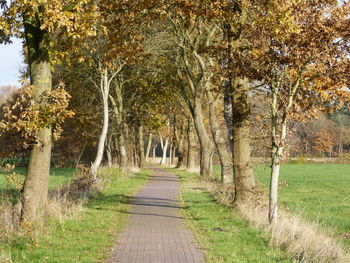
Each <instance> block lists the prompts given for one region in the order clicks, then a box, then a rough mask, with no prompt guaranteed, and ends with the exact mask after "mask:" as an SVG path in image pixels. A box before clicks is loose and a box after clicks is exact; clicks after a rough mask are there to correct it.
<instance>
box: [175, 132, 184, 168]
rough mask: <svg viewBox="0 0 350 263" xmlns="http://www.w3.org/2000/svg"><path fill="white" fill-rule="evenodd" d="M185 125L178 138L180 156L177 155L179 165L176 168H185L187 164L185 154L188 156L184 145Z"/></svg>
mask: <svg viewBox="0 0 350 263" xmlns="http://www.w3.org/2000/svg"><path fill="white" fill-rule="evenodd" d="M184 137H185V132H184V127H181V132H180V136H179V139H178V156H177V165H176V168H183V167H184V166H185V163H184V162H185V156H186V150H185V147H184Z"/></svg>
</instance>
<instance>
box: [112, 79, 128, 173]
mask: <svg viewBox="0 0 350 263" xmlns="http://www.w3.org/2000/svg"><path fill="white" fill-rule="evenodd" d="M114 83H115V98H114V97H113V96H112V95H110V96H109V98H110V101H111V103H112V107H113V113H114V120H115V124H116V125H117V127H118V128H119V131H118V133H117V142H118V152H119V168H120V170H121V171H125V170H126V169H127V167H128V161H129V160H128V159H129V158H128V152H127V147H126V138H125V134H127V126H126V124H125V122H124V117H123V114H124V101H123V95H122V90H123V84H122V83H121V81H120V80H119V79H118V78H116V80H115V81H114Z"/></svg>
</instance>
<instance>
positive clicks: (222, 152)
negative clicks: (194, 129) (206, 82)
mask: <svg viewBox="0 0 350 263" xmlns="http://www.w3.org/2000/svg"><path fill="white" fill-rule="evenodd" d="M207 94H208V100H209V119H210V128H211V133H212V136H213V139H214V143H215V147H216V149H217V151H218V155H219V159H220V164H221V182H222V183H224V184H228V183H232V182H233V164H232V155H231V154H230V152H229V151H228V142H227V140H226V139H225V136H223V135H222V134H221V131H220V127H219V124H218V121H217V118H216V102H215V99H214V98H213V95H212V94H211V91H209V90H208V91H207Z"/></svg>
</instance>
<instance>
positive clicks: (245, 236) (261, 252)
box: [171, 170, 294, 263]
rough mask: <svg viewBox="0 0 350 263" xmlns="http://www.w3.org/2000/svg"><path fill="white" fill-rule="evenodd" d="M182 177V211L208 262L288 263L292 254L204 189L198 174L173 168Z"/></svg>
mask: <svg viewBox="0 0 350 263" xmlns="http://www.w3.org/2000/svg"><path fill="white" fill-rule="evenodd" d="M171 171H173V172H175V173H176V174H177V175H179V176H180V178H181V182H182V183H181V185H182V187H181V196H182V201H183V206H184V207H186V209H183V210H182V211H183V213H184V215H185V216H186V218H188V220H187V222H188V224H189V225H190V227H191V228H192V229H193V230H194V232H195V233H196V236H197V239H198V241H199V242H200V245H201V247H202V248H203V250H204V251H205V254H206V258H207V262H215V263H219V262H227V263H273V262H279V263H287V262H289V263H290V262H294V261H293V260H292V259H291V257H288V256H287V255H286V254H285V253H283V252H281V251H280V250H278V249H273V248H270V247H269V246H268V243H267V241H266V239H265V238H264V237H263V236H262V234H260V233H259V231H257V230H254V229H253V228H251V227H250V226H249V224H248V222H247V221H245V220H243V219H242V218H241V217H240V216H239V215H238V213H237V212H236V210H234V209H232V208H229V207H225V206H223V205H220V204H218V203H217V202H216V201H215V199H214V197H213V196H212V194H211V193H209V192H207V191H206V190H205V187H203V185H202V184H205V183H203V182H202V183H201V182H200V181H199V179H198V175H196V174H190V173H188V172H184V171H178V170H171Z"/></svg>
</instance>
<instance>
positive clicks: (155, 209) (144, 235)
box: [107, 168, 204, 263]
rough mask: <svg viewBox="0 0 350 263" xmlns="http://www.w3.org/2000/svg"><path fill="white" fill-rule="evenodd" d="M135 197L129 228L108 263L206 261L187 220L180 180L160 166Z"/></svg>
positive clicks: (183, 262) (127, 226)
mask: <svg viewBox="0 0 350 263" xmlns="http://www.w3.org/2000/svg"><path fill="white" fill-rule="evenodd" d="M152 170H153V171H154V173H153V175H152V177H151V180H150V181H149V182H148V183H147V184H146V186H145V187H144V188H143V189H142V190H141V191H140V192H139V193H138V194H137V195H136V196H135V197H134V199H133V205H132V208H131V210H130V212H129V213H130V216H129V218H128V223H127V225H126V227H125V229H124V230H123V231H122V232H121V233H120V234H119V238H118V242H117V244H116V246H115V247H114V248H113V249H112V253H111V256H110V258H109V260H108V261H107V262H108V263H204V255H203V253H202V251H201V250H200V249H199V248H198V246H197V244H196V242H195V239H194V237H193V234H192V233H191V231H189V230H188V229H187V228H186V227H185V225H184V222H183V218H182V216H181V214H180V206H179V201H178V195H179V191H180V184H179V179H178V178H177V177H176V176H175V175H174V174H172V173H169V172H166V171H164V170H162V169H159V168H152Z"/></svg>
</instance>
